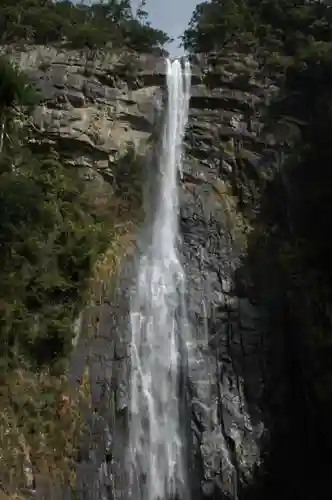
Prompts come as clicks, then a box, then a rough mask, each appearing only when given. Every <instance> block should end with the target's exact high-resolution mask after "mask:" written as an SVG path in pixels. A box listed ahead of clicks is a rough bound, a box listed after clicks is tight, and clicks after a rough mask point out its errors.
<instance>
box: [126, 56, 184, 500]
mask: <svg viewBox="0 0 332 500" xmlns="http://www.w3.org/2000/svg"><path fill="white" fill-rule="evenodd" d="M190 80H191V74H190V64H189V62H185V63H184V67H183V66H182V64H181V62H180V61H179V60H174V61H170V60H167V90H168V103H167V114H166V119H165V124H164V131H163V141H162V150H161V153H160V161H159V179H160V180H159V181H158V186H156V189H157V190H158V193H157V207H156V209H155V214H154V216H153V222H152V230H151V237H150V238H149V239H148V241H145V245H144V252H143V255H142V257H141V259H140V262H139V269H138V276H137V283H136V287H135V290H134V291H133V294H132V297H131V299H132V300H131V314H130V316H131V329H132V346H131V365H132V373H131V401H130V436H129V455H130V462H131V477H130V494H129V496H130V498H131V499H133V500H164V499H169V498H175V497H180V498H181V497H182V496H183V492H184V489H185V476H186V474H185V465H184V449H183V448H184V446H183V436H181V430H180V401H179V375H180V368H181V362H182V357H181V351H180V346H181V345H186V342H187V340H188V338H189V337H188V336H189V329H188V326H187V322H186V311H185V306H184V304H185V301H184V290H185V276H184V271H183V268H182V266H181V263H180V259H179V255H178V249H177V244H178V240H179V230H178V205H179V203H178V186H177V184H178V182H177V181H178V172H180V174H181V172H182V169H181V162H182V142H183V135H184V130H185V126H186V122H187V117H188V105H189V95H190ZM151 204H152V201H151Z"/></svg>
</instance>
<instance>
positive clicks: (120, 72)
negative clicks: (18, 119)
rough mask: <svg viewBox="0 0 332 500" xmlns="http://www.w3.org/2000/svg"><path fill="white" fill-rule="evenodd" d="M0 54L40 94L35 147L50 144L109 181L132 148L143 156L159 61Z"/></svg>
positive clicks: (51, 51)
mask: <svg viewBox="0 0 332 500" xmlns="http://www.w3.org/2000/svg"><path fill="white" fill-rule="evenodd" d="M2 52H5V53H7V54H8V55H9V57H10V58H11V59H12V60H13V61H15V62H16V63H17V64H18V66H19V67H20V68H21V69H23V70H24V71H25V72H26V74H27V75H28V77H29V79H30V81H31V82H32V83H33V84H34V86H35V87H36V89H37V90H38V91H39V93H40V103H39V105H38V106H37V107H36V109H35V111H34V116H33V120H34V124H35V127H36V129H37V130H38V132H39V134H38V137H39V140H36V145H35V147H36V148H38V147H45V145H46V144H48V145H49V146H53V147H55V148H56V149H57V150H58V151H59V152H60V153H61V154H62V155H63V156H64V157H66V158H67V159H68V160H69V161H70V162H71V163H72V164H73V165H75V166H86V167H89V168H93V169H95V170H97V171H99V172H101V173H102V174H104V175H109V176H112V167H113V166H114V165H115V164H116V163H117V161H118V160H119V158H120V157H121V156H123V155H124V154H125V153H126V151H127V149H128V147H134V148H135V151H136V152H137V153H138V154H142V153H145V151H146V147H147V146H146V141H147V139H148V138H149V136H150V134H151V131H152V127H153V124H154V121H155V117H154V113H155V112H156V109H157V108H158V106H157V102H158V99H160V87H159V84H160V78H159V79H158V67H157V61H155V60H150V61H149V59H148V57H147V56H145V57H144V56H142V57H141V58H140V57H139V56H137V55H136V54H126V53H122V54H117V53H112V54H111V53H107V54H103V55H99V56H98V55H97V54H90V53H88V52H87V51H82V52H79V51H68V50H65V49H61V47H58V48H54V47H46V46H36V47H31V46H29V47H28V48H27V49H26V50H24V51H19V50H15V48H13V47H7V48H3V49H2ZM153 64H154V65H153ZM159 71H160V70H159Z"/></svg>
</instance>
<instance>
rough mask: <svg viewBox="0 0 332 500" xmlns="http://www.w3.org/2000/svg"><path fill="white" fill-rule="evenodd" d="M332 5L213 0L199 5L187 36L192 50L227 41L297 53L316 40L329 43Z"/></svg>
mask: <svg viewBox="0 0 332 500" xmlns="http://www.w3.org/2000/svg"><path fill="white" fill-rule="evenodd" d="M331 20H332V7H331V6H330V5H329V4H328V3H327V2H317V1H315V0H309V1H307V0H300V1H299V2H296V3H295V4H294V2H293V1H291V0H259V1H258V0H211V1H210V2H203V3H201V4H199V5H198V6H197V7H196V9H195V11H194V14H193V16H192V19H191V22H190V24H189V26H188V29H187V30H186V31H185V33H184V36H183V44H184V47H185V48H186V50H188V51H189V52H208V51H211V50H219V49H221V48H222V47H225V45H227V44H232V45H235V46H241V44H243V43H245V44H247V45H248V44H249V45H251V46H252V47H253V48H254V50H255V51H259V50H262V49H263V50H269V51H277V52H280V53H283V54H285V55H295V54H298V53H299V52H300V51H301V50H303V49H306V48H307V47H310V46H311V45H312V43H313V42H314V41H315V40H316V41H318V40H321V41H324V42H328V41H330V40H331V39H332V32H331V28H330V26H331Z"/></svg>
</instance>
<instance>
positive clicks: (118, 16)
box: [0, 0, 169, 52]
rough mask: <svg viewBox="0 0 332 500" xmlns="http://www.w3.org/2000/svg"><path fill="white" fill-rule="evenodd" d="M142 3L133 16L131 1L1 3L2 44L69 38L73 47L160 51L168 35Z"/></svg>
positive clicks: (61, 40) (32, 0)
mask: <svg viewBox="0 0 332 500" xmlns="http://www.w3.org/2000/svg"><path fill="white" fill-rule="evenodd" d="M144 5H145V3H144V2H143V3H142V4H141V6H140V8H139V9H138V11H137V13H136V16H135V17H134V16H133V13H132V9H131V5H130V0H108V1H105V2H97V3H95V2H93V3H91V4H89V5H87V4H83V3H79V2H77V3H73V2H71V1H69V0H61V1H56V2H54V1H52V0H18V1H16V2H9V1H8V0H2V1H1V2H0V32H1V33H2V37H1V42H2V43H13V42H17V41H24V42H25V43H35V44H52V43H59V42H65V41H67V42H68V44H69V45H70V46H72V47H74V48H84V47H88V48H90V49H98V48H103V47H105V46H106V45H107V46H110V47H116V48H118V47H129V48H134V49H136V50H142V51H147V52H151V51H152V52H153V51H158V50H160V49H161V48H162V46H163V45H164V44H165V43H167V41H169V38H168V37H167V35H166V34H165V33H164V32H162V31H160V30H156V29H154V28H152V27H151V26H150V25H149V24H148V23H147V22H146V18H147V13H146V11H145V10H144Z"/></svg>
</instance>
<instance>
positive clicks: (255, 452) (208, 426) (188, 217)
mask: <svg viewBox="0 0 332 500" xmlns="http://www.w3.org/2000/svg"><path fill="white" fill-rule="evenodd" d="M12 57H13V58H14V59H15V60H16V61H17V62H18V63H19V65H20V66H21V67H22V68H23V69H24V70H26V71H27V73H28V74H29V76H30V77H31V79H32V80H33V81H34V82H35V84H36V86H37V88H38V89H39V90H40V92H41V96H42V100H41V103H40V105H39V106H38V108H37V109H36V111H35V115H34V123H35V127H36V129H37V133H36V139H35V142H34V144H33V147H35V148H47V147H50V146H53V147H55V148H56V149H58V150H59V151H60V152H61V154H62V155H63V156H64V157H66V158H67V159H68V160H69V161H70V163H71V164H72V165H73V167H75V168H82V172H85V173H86V174H89V175H91V174H92V173H93V175H95V173H96V172H97V175H99V176H100V178H101V179H106V180H107V181H108V182H110V183H111V184H112V186H113V188H114V190H115V191H117V193H119V191H120V198H121V199H122V202H123V203H124V205H123V206H127V205H126V203H127V194H126V188H125V187H126V186H128V185H130V179H131V176H133V175H134V174H135V173H134V172H133V171H132V165H133V163H130V162H129V161H126V159H128V156H126V155H127V154H128V151H131V152H133V154H134V156H135V158H139V159H140V160H141V163H140V164H141V165H142V160H143V163H145V166H146V167H147V168H153V163H152V162H151V154H150V153H149V154H148V153H147V152H148V151H151V148H150V146H149V144H150V142H151V141H150V139H152V138H153V131H154V129H155V128H158V126H159V125H158V124H159V123H160V118H161V116H160V110H161V107H162V95H163V88H162V87H163V82H164V77H165V65H164V61H162V60H156V59H153V58H148V57H145V56H137V55H135V54H127V55H121V56H116V55H114V56H103V57H101V56H100V57H97V56H94V57H93V58H91V60H89V58H88V57H87V56H86V55H84V56H83V54H80V53H78V52H72V53H71V52H68V51H61V50H60V49H57V50H56V49H48V48H45V47H35V48H32V49H29V51H26V52H20V53H18V52H16V53H15V52H14V53H13V54H12ZM192 63H193V79H192V97H191V102H190V116H189V125H188V133H187V137H186V159H185V168H184V176H183V181H182V185H181V194H180V197H181V214H180V227H181V232H182V235H183V248H182V254H183V259H184V265H185V269H186V273H187V282H188V290H187V293H188V297H187V298H188V308H189V317H190V321H191V325H192V328H193V334H194V338H195V345H194V348H193V351H192V355H193V359H195V361H196V362H195V363H189V365H191V366H192V368H191V369H190V372H189V380H188V386H187V392H188V399H189V401H190V403H189V413H188V416H187V418H188V423H189V422H190V425H189V428H190V427H191V430H190V432H189V449H190V453H189V457H190V458H189V461H190V471H191V478H190V484H191V487H192V494H193V495H194V496H193V498H201V497H214V498H218V496H220V497H223V495H225V496H227V498H233V499H234V500H235V499H236V498H238V494H239V492H240V489H241V488H242V487H243V485H245V484H250V482H251V480H252V477H253V473H254V469H255V466H259V464H260V460H261V456H260V450H261V449H262V441H263V439H264V437H265V432H264V429H265V427H266V420H267V419H268V414H267V413H266V412H265V409H263V408H265V407H264V405H263V400H264V394H265V392H264V391H265V389H266V364H267V360H268V352H269V350H270V349H271V343H270V339H269V335H268V324H267V319H266V314H265V308H264V304H262V303H261V302H260V301H259V300H258V299H257V296H256V295H255V294H254V293H253V287H252V283H251V282H250V275H249V274H248V273H247V270H246V269H247V268H246V266H244V265H243V262H244V261H245V259H246V252H247V238H248V234H249V233H250V230H251V218H252V217H253V216H254V214H255V210H257V206H258V205H257V200H258V197H259V190H260V187H261V186H262V184H264V182H265V179H266V178H268V176H269V175H270V173H271V159H273V158H274V155H275V145H276V144H275V143H276V140H275V135H274V136H269V135H268V134H265V133H264V131H263V130H262V129H263V125H262V122H261V119H260V118H261V115H262V112H263V110H264V107H265V106H266V104H267V102H268V101H269V99H270V98H271V96H273V95H274V93H275V92H277V88H276V87H275V86H274V85H273V84H272V82H271V81H270V80H269V79H262V77H261V76H260V75H259V72H260V70H259V67H258V64H257V63H256V62H255V61H254V60H253V59H251V58H249V57H244V56H240V55H238V54H236V53H234V54H229V56H227V57H225V59H222V58H220V57H217V56H215V57H214V56H213V55H211V56H210V57H209V58H206V57H205V58H203V57H201V58H197V59H196V60H195V61H193V62H192ZM284 133H285V132H284ZM280 134H281V139H282V131H281V132H280ZM287 134H288V132H287ZM287 134H286V135H287ZM287 137H288V135H287ZM281 139H280V140H281ZM143 173H144V171H143ZM145 174H147V172H145ZM123 178H125V179H126V178H127V181H126V182H124V181H123ZM121 182H122V184H121ZM120 212H121V207H120ZM127 217H130V215H129V213H128V215H127ZM126 244H127V243H126V242H125V243H124V247H126ZM132 264H133V259H132V258H131V257H130V256H129V257H127V258H126V259H124V260H123V262H122V264H121V265H119V266H118V274H119V277H118V281H117V284H116V285H114V281H112V283H108V281H109V278H108V272H107V266H106V270H105V272H104V275H103V276H102V277H101V278H100V287H99V289H101V290H104V291H100V290H99V292H98V293H97V294H96V295H95V297H94V300H93V301H92V304H91V308H90V309H89V310H88V311H86V312H85V313H84V314H85V315H87V316H89V315H90V316H89V317H90V319H91V317H92V327H90V328H88V327H87V317H85V316H84V314H83V321H82V323H81V333H80V336H79V338H78V343H77V346H76V348H75V349H74V352H73V356H72V364H71V372H70V380H71V383H72V386H73V388H75V386H76V383H77V380H80V379H81V377H82V374H83V370H84V368H85V367H87V366H88V369H89V377H90V382H89V383H90V387H91V395H92V406H91V407H92V410H93V411H92V413H91V414H90V415H87V432H88V434H89V437H86V438H85V439H84V440H83V444H82V449H81V453H80V463H78V464H77V474H76V475H77V485H76V490H77V493H78V495H79V498H81V495H83V492H84V495H85V496H84V498H90V497H91V498H96V496H98V498H100V497H101V496H102V497H103V496H106V495H109V494H110V492H112V495H113V496H114V498H116V499H118V498H124V491H125V478H124V474H123V470H124V462H123V460H124V455H123V450H124V447H125V443H126V417H127V413H126V412H127V404H128V366H129V365H128V341H129V339H128V335H127V333H128V332H127V328H126V321H127V312H128V311H127V308H128V301H127V292H128V286H129V284H130V282H131V279H132V277H133V273H132V269H133V267H132ZM97 288H98V287H97ZM108 290H110V291H108ZM91 313H92V316H91ZM88 330H89V331H88ZM91 332H92V333H91ZM274 359H275V362H276V364H278V363H280V362H281V357H278V354H277V355H276V356H275V357H274ZM279 369H280V367H279ZM82 498H83V496H82Z"/></svg>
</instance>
